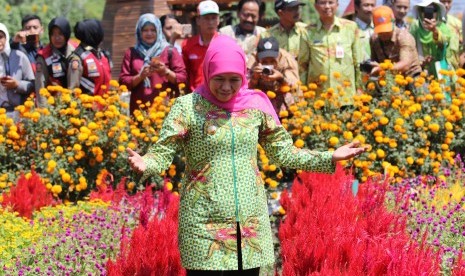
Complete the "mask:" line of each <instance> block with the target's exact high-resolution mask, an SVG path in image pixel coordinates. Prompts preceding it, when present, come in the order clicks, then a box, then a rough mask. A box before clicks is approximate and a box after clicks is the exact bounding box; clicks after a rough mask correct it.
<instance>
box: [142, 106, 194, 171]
mask: <svg viewBox="0 0 465 276" xmlns="http://www.w3.org/2000/svg"><path fill="white" fill-rule="evenodd" d="M187 118H188V117H187V114H186V113H185V111H184V108H183V105H182V103H181V101H180V100H179V99H176V101H175V103H174V104H173V106H172V107H171V110H170V112H169V113H168V116H167V117H166V118H165V120H164V122H163V127H162V129H161V132H160V137H159V139H158V141H157V142H156V143H155V144H153V145H152V146H151V147H150V148H149V150H148V151H147V153H146V154H145V155H144V156H143V157H142V159H143V160H144V162H145V164H146V166H147V168H146V170H145V172H144V175H143V176H142V180H145V179H147V178H148V177H150V176H153V175H158V174H160V173H161V172H163V171H164V170H166V169H167V168H168V167H169V166H170V165H171V163H172V161H173V158H174V155H175V154H176V152H177V151H178V150H179V149H180V148H181V146H182V143H183V142H184V139H185V137H186V135H187V132H188V127H187V121H188V119H187Z"/></svg>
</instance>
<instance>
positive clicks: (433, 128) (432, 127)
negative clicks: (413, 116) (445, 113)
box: [428, 123, 440, 133]
mask: <svg viewBox="0 0 465 276" xmlns="http://www.w3.org/2000/svg"><path fill="white" fill-rule="evenodd" d="M428 129H429V130H431V131H432V132H434V133H436V132H438V131H439V129H440V127H439V125H438V124H436V123H433V124H430V125H429V126H428Z"/></svg>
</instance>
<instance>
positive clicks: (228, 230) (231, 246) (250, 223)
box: [206, 216, 262, 263]
mask: <svg viewBox="0 0 465 276" xmlns="http://www.w3.org/2000/svg"><path fill="white" fill-rule="evenodd" d="M236 225H237V224H236V222H235V221H234V217H233V218H231V219H230V220H229V221H228V222H227V223H213V222H211V221H210V222H209V223H207V225H206V229H207V231H208V232H209V233H210V234H211V235H212V237H213V239H214V240H213V242H212V243H211V245H210V248H209V250H208V255H207V259H208V258H211V257H212V256H213V254H214V253H215V252H216V251H221V252H222V255H223V259H222V263H227V260H228V258H230V257H231V256H234V254H237V226H236ZM239 225H240V228H241V249H242V250H243V249H245V248H246V247H248V248H249V253H248V255H247V256H246V257H245V258H244V256H243V259H244V260H245V261H246V263H250V262H251V260H252V258H253V254H255V253H260V252H262V248H261V246H260V243H259V240H258V234H257V231H258V230H259V228H260V224H259V220H258V217H253V216H251V217H248V218H247V219H245V220H244V221H241V222H240V223H239ZM232 253H234V254H232Z"/></svg>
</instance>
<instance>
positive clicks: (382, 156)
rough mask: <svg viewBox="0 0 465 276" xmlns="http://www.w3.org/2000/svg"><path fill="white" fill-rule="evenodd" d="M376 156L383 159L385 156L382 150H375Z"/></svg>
mask: <svg viewBox="0 0 465 276" xmlns="http://www.w3.org/2000/svg"><path fill="white" fill-rule="evenodd" d="M376 155H378V158H384V157H385V156H386V154H385V153H384V150H382V149H377V150H376Z"/></svg>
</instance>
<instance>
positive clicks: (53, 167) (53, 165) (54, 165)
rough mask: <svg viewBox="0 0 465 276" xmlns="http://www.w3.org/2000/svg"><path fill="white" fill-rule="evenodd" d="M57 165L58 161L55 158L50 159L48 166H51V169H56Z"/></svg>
mask: <svg viewBox="0 0 465 276" xmlns="http://www.w3.org/2000/svg"><path fill="white" fill-rule="evenodd" d="M56 166H57V162H55V161H54V160H50V161H48V163H47V167H49V168H51V169H55V168H56Z"/></svg>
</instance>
